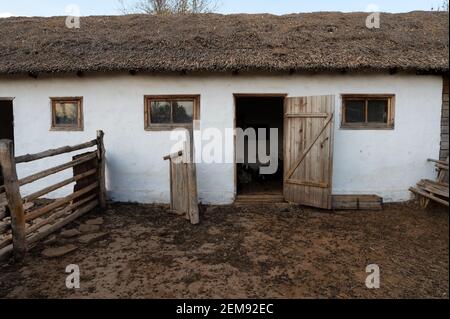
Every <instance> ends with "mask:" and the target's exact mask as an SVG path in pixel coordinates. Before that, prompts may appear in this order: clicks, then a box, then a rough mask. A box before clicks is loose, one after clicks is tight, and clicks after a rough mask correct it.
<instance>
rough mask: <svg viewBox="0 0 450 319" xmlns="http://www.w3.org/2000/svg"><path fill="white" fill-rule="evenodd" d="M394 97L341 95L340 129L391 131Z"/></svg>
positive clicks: (392, 126)
mask: <svg viewBox="0 0 450 319" xmlns="http://www.w3.org/2000/svg"><path fill="white" fill-rule="evenodd" d="M394 100H395V97H394V95H366V94H357V95H350V94H345V95H342V124H341V127H342V128H348V129H393V128H394V113H395V112H394Z"/></svg>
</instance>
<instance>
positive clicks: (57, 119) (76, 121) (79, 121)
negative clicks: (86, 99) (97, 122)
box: [51, 97, 83, 131]
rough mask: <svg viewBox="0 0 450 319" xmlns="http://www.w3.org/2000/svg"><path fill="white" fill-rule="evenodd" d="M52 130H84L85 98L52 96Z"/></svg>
mask: <svg viewBox="0 0 450 319" xmlns="http://www.w3.org/2000/svg"><path fill="white" fill-rule="evenodd" d="M51 101H52V130H55V131H82V130H83V98H82V97H71V98H51Z"/></svg>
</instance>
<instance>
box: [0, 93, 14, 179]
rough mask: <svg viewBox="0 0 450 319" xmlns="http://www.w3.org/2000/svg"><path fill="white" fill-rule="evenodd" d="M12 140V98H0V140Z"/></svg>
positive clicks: (0, 172) (0, 175) (1, 177)
mask: <svg viewBox="0 0 450 319" xmlns="http://www.w3.org/2000/svg"><path fill="white" fill-rule="evenodd" d="M1 139H8V140H12V141H14V117H13V102H12V100H2V99H0V140H1ZM0 185H3V174H2V170H1V169H0Z"/></svg>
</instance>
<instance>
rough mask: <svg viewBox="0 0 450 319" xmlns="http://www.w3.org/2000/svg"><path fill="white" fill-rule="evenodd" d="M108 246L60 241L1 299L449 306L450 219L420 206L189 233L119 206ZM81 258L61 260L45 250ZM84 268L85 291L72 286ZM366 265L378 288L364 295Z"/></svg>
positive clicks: (223, 220)
mask: <svg viewBox="0 0 450 319" xmlns="http://www.w3.org/2000/svg"><path fill="white" fill-rule="evenodd" d="M100 216H102V217H103V219H104V222H103V224H102V225H101V226H100V227H101V230H100V231H102V232H107V233H108V235H107V237H106V238H103V239H102V240H100V241H97V242H94V243H90V244H81V243H80V242H79V238H78V237H74V238H71V239H64V238H63V237H62V236H61V235H57V236H56V239H53V241H52V240H50V243H47V244H44V243H40V244H39V245H38V246H36V247H34V248H33V249H32V250H31V252H30V254H29V255H28V257H27V259H26V261H25V262H24V263H23V265H3V266H0V297H3V298H304V297H313V298H390V297H393V298H446V299H447V298H448V297H449V296H448V290H449V223H448V222H449V214H448V211H447V210H445V209H442V208H440V207H434V208H430V209H428V210H426V211H424V210H421V209H420V208H418V207H417V206H415V205H414V204H412V203H409V204H405V205H398V204H396V205H387V206H386V207H385V210H384V211H382V212H365V211H359V212H336V213H332V212H327V211H320V210H314V209H308V208H301V207H296V206H288V205H272V206H265V207H253V206H247V207H245V206H244V207H208V208H206V207H203V208H202V214H201V219H202V223H201V225H199V226H191V225H190V224H189V223H187V222H186V221H185V220H183V219H180V218H179V217H178V216H176V215H173V214H170V213H168V209H167V207H162V206H146V205H136V204H114V205H112V206H111V207H110V208H109V210H108V211H107V212H105V213H104V214H99V213H97V214H94V213H92V214H89V215H88V216H85V217H84V218H83V219H81V220H79V221H77V222H76V223H74V224H72V225H71V226H70V227H67V229H73V228H77V227H78V226H79V225H80V224H82V223H84V222H86V221H87V220H90V219H93V218H96V217H100ZM70 243H71V244H74V245H76V246H77V247H78V249H77V250H75V251H74V252H72V253H70V254H67V255H65V256H63V257H59V258H53V259H48V258H44V257H42V256H41V252H42V251H43V250H44V249H45V248H49V247H58V246H61V245H65V244H70ZM69 264H77V265H79V267H80V271H81V288H80V289H78V290H69V289H67V288H66V286H65V280H66V276H67V274H66V273H65V267H66V266H67V265H69ZM368 264H378V265H379V267H380V269H381V288H380V289H379V290H369V289H367V288H366V286H365V278H366V276H367V274H366V273H365V269H366V266H367V265H368Z"/></svg>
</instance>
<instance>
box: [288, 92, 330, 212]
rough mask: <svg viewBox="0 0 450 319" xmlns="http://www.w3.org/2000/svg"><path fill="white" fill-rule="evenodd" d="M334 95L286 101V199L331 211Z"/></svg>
mask: <svg viewBox="0 0 450 319" xmlns="http://www.w3.org/2000/svg"><path fill="white" fill-rule="evenodd" d="M333 114H334V96H333V95H327V96H310V97H292V98H286V100H285V116H284V121H285V123H284V126H285V130H284V131H285V136H284V144H285V145H284V167H285V168H284V196H285V199H286V200H287V201H288V202H292V203H297V204H301V205H306V206H312V207H318V208H324V209H331V208H332V197H331V192H332V187H331V185H332V168H333Z"/></svg>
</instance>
